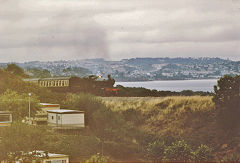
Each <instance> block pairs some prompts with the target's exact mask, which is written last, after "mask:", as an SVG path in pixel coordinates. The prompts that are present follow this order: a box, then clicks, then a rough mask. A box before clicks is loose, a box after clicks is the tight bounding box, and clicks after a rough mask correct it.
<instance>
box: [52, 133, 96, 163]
mask: <svg viewBox="0 0 240 163" xmlns="http://www.w3.org/2000/svg"><path fill="white" fill-rule="evenodd" d="M48 149H49V150H50V151H52V152H55V153H64V154H67V155H70V157H71V158H72V159H81V160H83V159H87V158H89V157H90V156H92V155H94V154H96V153H97V152H100V151H101V146H100V141H99V139H98V138H96V137H95V136H84V135H81V134H79V135H71V134H70V135H59V136H58V138H57V141H53V142H51V141H49V144H48Z"/></svg>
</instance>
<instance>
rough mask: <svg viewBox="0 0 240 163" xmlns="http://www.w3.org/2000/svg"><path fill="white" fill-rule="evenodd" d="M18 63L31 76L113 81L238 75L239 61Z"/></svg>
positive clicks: (182, 59) (161, 59)
mask: <svg viewBox="0 0 240 163" xmlns="http://www.w3.org/2000/svg"><path fill="white" fill-rule="evenodd" d="M17 64H18V65H19V66H20V67H22V68H24V69H25V70H26V71H28V72H29V73H30V75H31V74H33V75H32V76H33V77H38V76H40V77H41V75H42V76H49V75H50V76H80V77H83V76H87V75H101V76H103V77H107V75H108V74H111V76H112V77H113V78H114V79H115V80H116V81H149V80H187V79H216V78H219V77H221V76H223V75H225V74H232V75H235V74H240V61H231V60H225V59H220V58H132V59H123V60H121V61H106V60H104V59H102V58H100V59H85V60H75V61H53V62H39V61H34V62H25V63H17ZM4 66H6V63H2V64H0V67H4ZM36 69H40V70H41V71H40V72H39V71H36ZM48 71H49V73H48ZM34 72H35V73H34ZM42 72H45V74H42Z"/></svg>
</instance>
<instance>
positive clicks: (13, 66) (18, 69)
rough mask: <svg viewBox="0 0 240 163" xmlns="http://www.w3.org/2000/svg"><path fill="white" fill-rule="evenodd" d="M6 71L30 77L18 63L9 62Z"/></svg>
mask: <svg viewBox="0 0 240 163" xmlns="http://www.w3.org/2000/svg"><path fill="white" fill-rule="evenodd" d="M6 71H8V72H11V73H12V74H14V75H17V76H21V77H28V75H26V74H25V73H24V70H23V69H22V68H21V67H19V66H18V65H16V64H8V65H7V68H6Z"/></svg>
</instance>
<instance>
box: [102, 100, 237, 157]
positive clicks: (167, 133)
mask: <svg viewBox="0 0 240 163" xmlns="http://www.w3.org/2000/svg"><path fill="white" fill-rule="evenodd" d="M102 100H103V102H104V103H105V105H106V106H108V107H109V108H111V109H112V110H114V111H116V112H119V113H121V114H123V115H124V116H125V117H128V119H127V120H128V121H129V122H132V123H133V124H134V125H137V126H138V127H139V128H140V129H141V130H143V131H145V132H149V133H153V134H156V135H159V136H163V137H174V138H176V139H184V140H187V141H188V142H191V144H195V145H196V146H197V145H200V144H207V145H209V146H211V147H212V148H213V149H214V151H215V152H216V153H217V155H219V157H220V156H221V155H225V153H226V152H233V151H236V150H240V146H239V149H238V148H236V142H238V141H240V136H239V134H240V132H237V133H234V135H233V134H232V133H227V132H225V131H224V130H223V129H221V128H219V127H218V125H217V120H216V108H215V105H214V103H213V102H212V97H210V96H204V97H203V96H191V97H186V96H178V97H164V98H163V97H103V98H102ZM234 143H235V144H234ZM226 144H227V147H226V148H223V147H224V145H225V146H226ZM223 153H224V154H223Z"/></svg>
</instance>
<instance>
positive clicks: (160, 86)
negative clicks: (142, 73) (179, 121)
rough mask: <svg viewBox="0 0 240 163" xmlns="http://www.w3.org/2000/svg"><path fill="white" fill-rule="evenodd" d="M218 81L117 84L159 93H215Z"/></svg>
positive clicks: (165, 81)
mask: <svg viewBox="0 0 240 163" xmlns="http://www.w3.org/2000/svg"><path fill="white" fill-rule="evenodd" d="M217 80H218V79H203V80H164V81H143V82H116V83H115V86H116V85H122V86H124V87H143V88H147V89H156V90H158V91H177V92H179V91H183V90H192V91H204V92H207V91H208V92H213V86H214V85H216V84H217Z"/></svg>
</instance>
